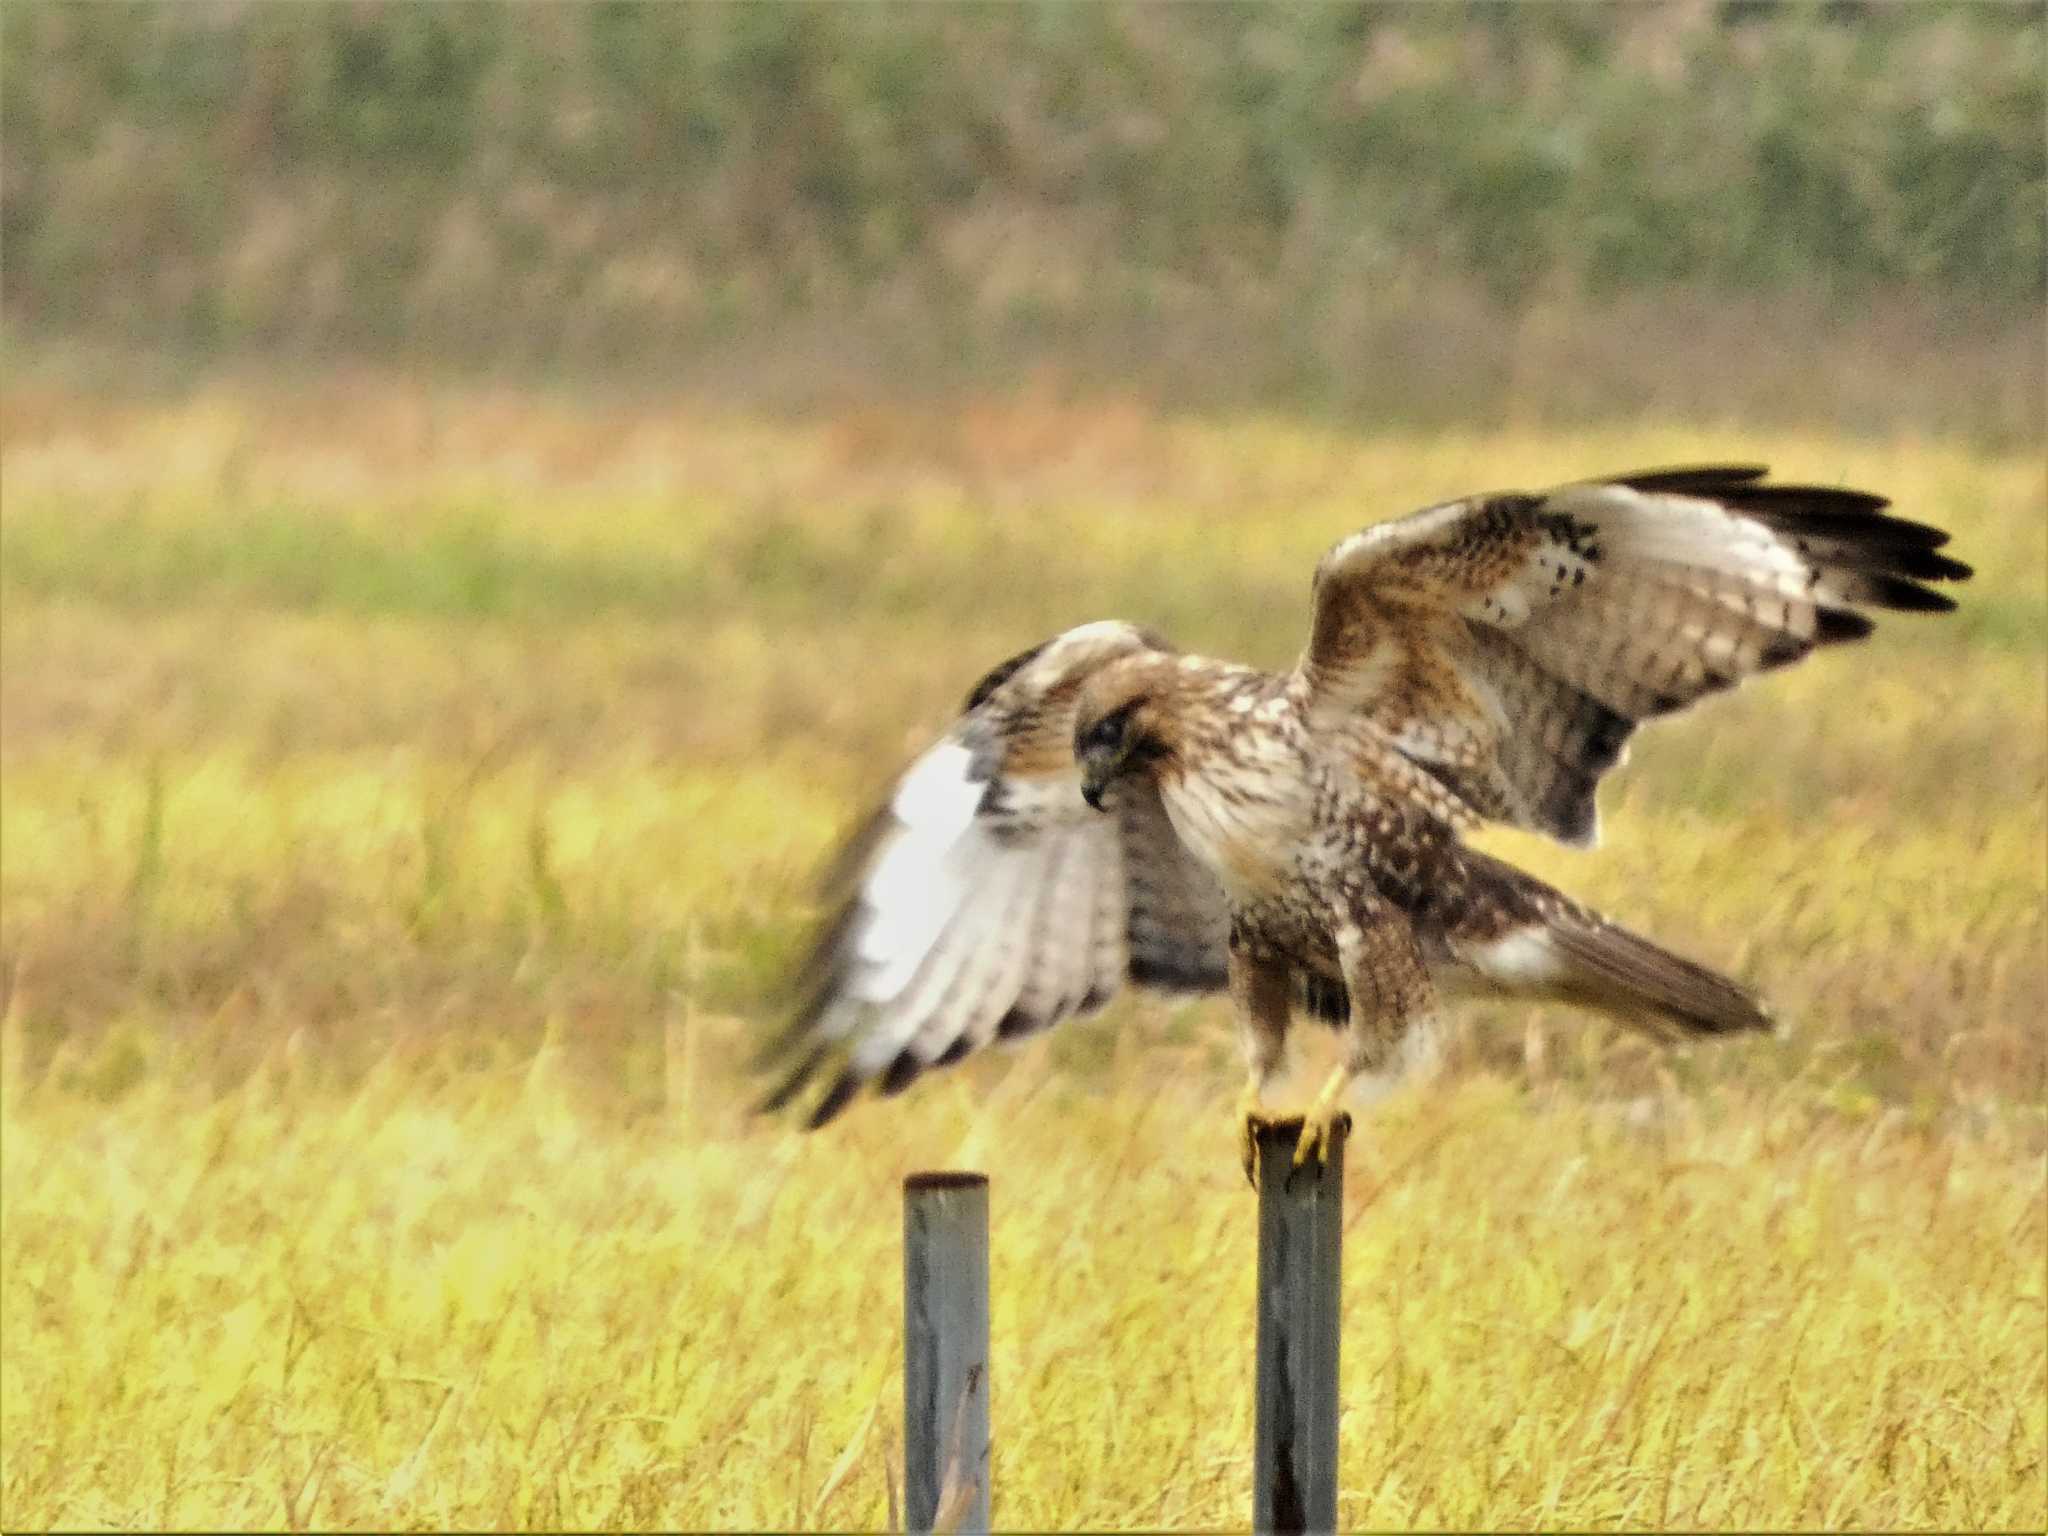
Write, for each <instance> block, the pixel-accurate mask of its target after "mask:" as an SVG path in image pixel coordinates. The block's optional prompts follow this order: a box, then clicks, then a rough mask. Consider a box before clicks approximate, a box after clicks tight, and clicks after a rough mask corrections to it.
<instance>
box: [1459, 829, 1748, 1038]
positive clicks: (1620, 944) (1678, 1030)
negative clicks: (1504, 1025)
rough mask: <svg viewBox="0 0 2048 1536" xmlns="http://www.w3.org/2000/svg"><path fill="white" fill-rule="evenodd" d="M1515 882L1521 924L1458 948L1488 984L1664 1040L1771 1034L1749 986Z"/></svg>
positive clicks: (1533, 885) (1530, 882) (1523, 878)
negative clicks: (1587, 1011) (1592, 1012)
mask: <svg viewBox="0 0 2048 1536" xmlns="http://www.w3.org/2000/svg"><path fill="white" fill-rule="evenodd" d="M1503 868H1505V866H1503ZM1513 874H1514V875H1515V877H1516V880H1517V883H1518V884H1520V885H1521V887H1522V889H1521V893H1520V894H1522V895H1523V896H1524V897H1525V898H1526V902H1525V905H1524V910H1525V911H1526V912H1527V918H1526V920H1525V921H1524V922H1523V923H1521V924H1519V925H1517V926H1515V927H1513V928H1510V929H1509V930H1507V932H1505V933H1504V934H1503V933H1498V932H1496V933H1494V934H1492V935H1490V936H1489V937H1487V938H1484V939H1475V940H1469V941H1467V942H1465V943H1462V944H1458V945H1457V946H1456V947H1457V948H1458V950H1459V954H1460V958H1461V959H1463V960H1464V961H1465V963H1466V964H1468V965H1469V966H1471V967H1472V969H1474V970H1475V971H1477V972H1479V974H1480V975H1481V976H1482V977H1484V978H1485V979H1486V980H1487V981H1488V982H1490V983H1491V984H1492V985H1493V986H1495V987H1497V988H1499V989H1502V990H1505V991H1508V992H1516V993H1521V994H1523V995H1526V996H1536V997H1548V998H1555V999H1557V1000H1559V1001H1561V1002H1568V1003H1574V1004H1577V1005H1578V1006H1580V1007H1582V1008H1593V1009H1597V1010H1599V1011H1600V1012H1603V1013H1608V1014H1612V1015H1614V1016H1615V1017H1616V1018H1617V1019H1619V1020H1620V1021H1622V1022H1624V1023H1627V1024H1630V1025H1633V1026H1635V1027H1636V1028H1638V1029H1642V1030H1644V1031H1645V1032H1647V1033H1649V1034H1652V1035H1655V1036H1657V1037H1658V1038H1660V1039H1665V1040H1673V1039H1681V1038H1684V1037H1687V1036H1691V1035H1724V1034H1733V1033H1737V1032H1740V1031H1745V1030H1767V1029H1769V1028H1770V1027H1771V1016H1770V1013H1769V1011H1768V1010H1767V1009H1766V1008H1765V1007H1764V1004H1763V1002H1762V1000H1761V999H1760V998H1758V996H1757V995H1756V994H1755V993H1754V992H1751V991H1750V990H1749V989H1748V988H1747V987H1744V986H1741V985H1739V984H1738V983H1736V982H1733V981H1730V980H1729V979H1728V978H1727V977H1725V976H1723V975H1721V974H1720V973H1719V972H1717V971H1713V970H1709V969H1708V968H1707V967H1706V966H1704V965H1700V964H1698V963H1697V962H1695V961H1692V960H1688V959H1686V958H1685V957H1684V956H1683V955H1677V954H1673V953H1672V952H1671V951H1670V950H1668V949H1665V948H1664V947H1663V946H1662V945H1660V944H1654V943H1652V942H1651V941H1650V940H1648V939H1646V938H1644V937H1642V936H1641V935H1640V934H1636V933H1631V932H1629V930H1628V929H1626V928H1623V927H1621V926H1620V925H1619V924H1617V923H1612V922H1609V921H1608V920H1607V919H1606V918H1604V917H1601V916H1600V915H1599V914H1598V913H1595V912H1590V911H1588V910H1587V909H1585V908H1584V907H1581V906H1579V905H1578V904H1577V903H1576V902H1573V901H1571V900H1569V899H1568V898H1567V897H1565V896H1563V895H1561V894H1560V893H1558V892H1556V891H1553V890H1551V889H1550V888H1549V887H1548V886H1545V885H1543V884H1542V882H1540V881H1537V880H1535V879H1533V878H1531V877H1530V876H1527V875H1523V874H1521V873H1520V872H1519V871H1513Z"/></svg>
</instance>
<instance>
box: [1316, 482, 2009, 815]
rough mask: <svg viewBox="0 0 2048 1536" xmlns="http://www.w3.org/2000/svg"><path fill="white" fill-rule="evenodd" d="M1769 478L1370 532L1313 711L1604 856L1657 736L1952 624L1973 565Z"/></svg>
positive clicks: (1899, 523)
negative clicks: (1645, 744) (1605, 823)
mask: <svg viewBox="0 0 2048 1536" xmlns="http://www.w3.org/2000/svg"><path fill="white" fill-rule="evenodd" d="M1766 473H1767V471H1766V470H1764V469H1762V468H1760V467H1755V466H1724V467H1717V468H1702V469H1667V470H1647V471H1643V472H1641V473H1637V474H1631V475H1622V476H1619V477H1617V478H1615V479H1612V480H1604V481H1592V482H1587V483H1584V484H1578V485H1567V486H1563V487H1560V488H1559V489H1557V490H1553V491H1548V492H1544V493H1541V494H1535V495H1531V494H1524V493H1502V494H1498V495H1491V496H1477V497H1472V498H1470V499H1467V500H1464V501H1455V502H1450V503H1448V504H1446V505H1444V506H1439V507H1431V508H1429V509H1427V510H1425V511H1422V512H1417V513H1415V514H1413V515H1412V516H1409V517H1404V518H1401V519H1398V520H1397V521H1394V522H1390V523H1382V524H1380V525H1378V526H1376V527H1372V528H1367V529H1366V530H1365V531H1364V532H1362V533H1357V534H1354V535H1352V536H1351V537H1350V538H1348V539H1345V540H1344V541H1343V542H1341V543H1339V544H1338V545H1336V546H1335V547H1334V548H1332V549H1331V550H1330V552H1329V553H1328V554H1326V555H1325V556H1324V557H1323V559H1322V561H1321V563H1320V564H1319V565H1318V566H1317V567H1316V578H1315V620H1314V627H1313V629H1312V631H1311V634H1310V639H1309V646H1308V650H1307V652H1306V653H1305V654H1304V655H1303V657H1302V659H1301V663H1300V668H1299V672H1300V674H1301V677H1302V679H1303V681H1304V682H1305V683H1306V684H1307V689H1308V697H1309V702H1310V710H1311V715H1312V718H1314V719H1315V720H1317V721H1318V722H1319V723H1322V724H1324V725H1337V724H1340V723H1345V722H1350V721H1355V720H1357V719H1358V718H1359V717H1363V718H1364V719H1365V720H1366V721H1367V722H1369V723H1370V724H1371V725H1372V726H1373V727H1375V728H1377V729H1378V730H1379V731H1380V732H1381V733H1383V734H1384V736H1385V737H1386V738H1387V739H1388V740H1390V741H1391V742H1392V744H1393V745H1394V746H1395V747H1396V748H1398V749H1399V750H1400V751H1401V753H1402V754H1404V755H1405V756H1406V757H1408V758H1409V759H1410V760H1412V761H1413V762H1415V763H1416V764H1418V765H1419V766H1421V767H1422V768H1423V769H1425V770H1426V771H1428V772H1429V773H1430V774H1431V775H1433V776H1434V777H1435V778H1436V779H1438V780H1439V781H1440V782H1441V783H1443V784H1444V785H1445V786H1446V788H1448V789H1449V790H1450V791H1451V793H1452V795H1453V796H1454V797H1455V798H1456V799H1457V800H1458V801H1459V802H1461V803H1462V804H1463V805H1464V806H1465V807H1466V808H1468V809H1469V810H1470V811H1471V812H1472V813H1473V815H1474V816H1476V817H1479V818H1484V819H1487V820H1493V821H1499V822H1504V823H1507V824H1510V825H1513V826H1520V827H1528V828H1531V829H1533V830H1536V831H1539V832H1545V833H1548V834H1550V835H1551V836H1553V837H1556V838H1558V839H1560V840H1561V841H1564V842H1567V843H1579V844H1584V843H1590V842H1592V841H1593V838H1594V835H1595V832H1596V828H1597V812H1596V809H1595V805H1594V791H1595V788H1596V787H1597V785H1598V783H1599V780H1600V777H1601V775H1602V774H1604V773H1606V772H1607V770H1608V769H1610V768H1612V767H1613V766H1614V765H1615V764H1616V763H1617V762H1619V761H1620V758H1621V754H1622V748H1623V745H1624V744H1625V743H1626V742H1627V740H1628V738H1629V735H1630V734H1631V733H1632V732H1633V731H1634V730H1635V728H1636V726H1637V724H1638V723H1639V722H1640V721H1643V720H1645V719H1648V718H1650V717H1652V716H1655V715H1662V714H1668V713H1670V712H1672V711H1674V710H1678V709H1683V708H1685V707H1686V706H1687V705H1689V704H1691V703H1692V702H1694V701H1695V700H1696V699H1698V698H1700V697H1701V696H1702V695H1704V694H1707V693H1711V692H1714V691H1715V690H1717V689H1722V688H1727V687H1731V686H1732V685H1734V684H1736V683H1738V682H1741V681H1742V680H1743V679H1745V678H1747V677H1750V676H1753V675H1754V674H1756V673H1758V672H1762V671H1766V670H1768V669H1770V668H1773V667H1781V666H1785V665H1786V664H1788V663H1790V662H1794V661H1797V660H1798V659H1799V658H1801V657H1802V656H1805V655H1806V654H1807V653H1808V652H1810V651H1811V650H1813V649H1814V647H1816V646H1819V645H1827V644H1830V643H1833V642H1836V641H1843V640H1854V639H1857V638H1859V637H1861V636H1863V635H1866V634H1868V633H1869V632H1870V629H1871V621H1870V619H1869V618H1868V617H1867V616H1866V615H1864V614H1863V613H1862V612H1860V611H1858V610H1859V609H1862V608H1890V609H1904V610H1925V611H1935V610H1946V609H1950V608H1953V607H1954V606H1955V604H1954V602H1953V601H1952V600H1951V599H1950V598H1948V597H1946V596H1944V595H1943V594H1941V593H1939V592H1936V591H1934V590H1933V589H1932V588H1930V587H1927V586H1924V585H1922V583H1923V582H1929V581H1957V580H1961V579H1962V578H1964V577H1966V576H1968V575H1969V574H1970V568H1969V567H1968V566H1966V565H1963V564H1961V563H1960V562H1958V561H1955V560H1951V559H1949V558H1948V557H1947V556H1945V555H1941V554H1938V553H1936V551H1937V550H1938V549H1939V548H1940V546H1941V545H1943V544H1945V543H1947V542H1948V535H1947V534H1946V533H1944V532H1942V531H1941V530H1940V529H1938V528H1930V527H1928V526H1926V525H1925V524H1922V523H1913V522H1907V521H1905V520H1904V519H1902V518H1897V517H1892V516H1889V515H1887V514H1886V513H1885V512H1884V510H1883V509H1884V507H1885V505H1886V502H1885V500H1884V498H1883V497H1881V496H1873V495H1871V494H1869V493H1867V492H1864V491H1850V490H1838V489H1832V488H1828V487H1824V486H1811V485H1772V484H1768V483H1766V482H1765V480H1764V476H1765V475H1766Z"/></svg>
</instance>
